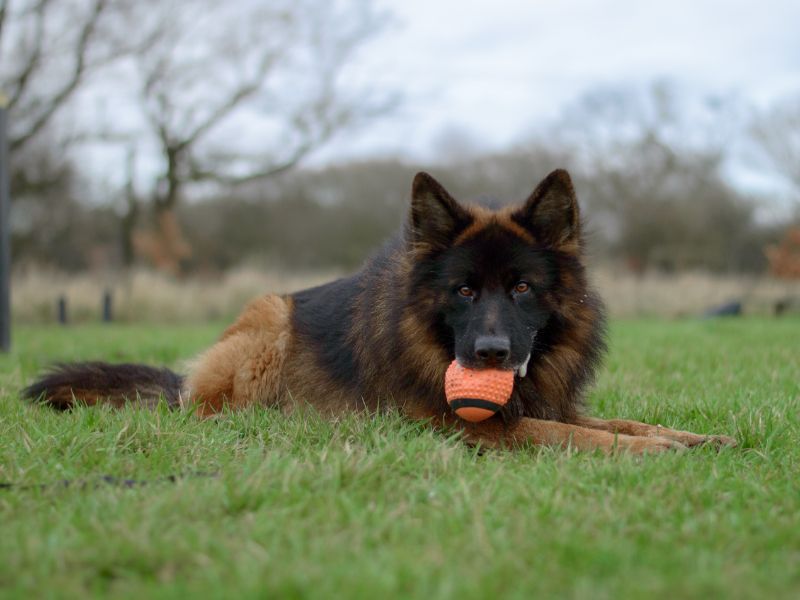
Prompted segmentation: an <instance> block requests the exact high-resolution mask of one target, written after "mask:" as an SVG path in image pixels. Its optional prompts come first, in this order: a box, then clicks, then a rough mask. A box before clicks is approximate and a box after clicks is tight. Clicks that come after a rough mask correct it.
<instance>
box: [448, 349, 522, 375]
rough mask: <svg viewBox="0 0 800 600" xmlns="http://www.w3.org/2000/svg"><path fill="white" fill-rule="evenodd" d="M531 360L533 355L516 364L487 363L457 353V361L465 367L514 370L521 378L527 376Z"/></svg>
mask: <svg viewBox="0 0 800 600" xmlns="http://www.w3.org/2000/svg"><path fill="white" fill-rule="evenodd" d="M530 360H531V355H530V354H528V356H526V357H525V360H523V361H521V362H518V363H516V364H508V365H507V364H500V365H487V364H485V363H482V362H477V361H475V360H470V359H466V358H462V357H461V356H458V355H456V362H458V364H459V365H461V366H462V367H464V368H465V369H474V370H476V371H481V370H483V369H501V370H503V371H514V376H515V377H519V378H520V379H523V378H525V377H526V376H527V375H528V363H529V362H530Z"/></svg>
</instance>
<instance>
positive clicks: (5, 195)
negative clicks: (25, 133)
mask: <svg viewBox="0 0 800 600" xmlns="http://www.w3.org/2000/svg"><path fill="white" fill-rule="evenodd" d="M9 179H10V176H9V160H8V111H7V110H6V100H5V98H4V97H3V95H2V93H0V351H2V352H8V350H9V348H11V243H10V241H9V236H10V235H11V229H10V226H9V223H8V216H9V209H10V206H9V205H10V203H11V199H10V198H9Z"/></svg>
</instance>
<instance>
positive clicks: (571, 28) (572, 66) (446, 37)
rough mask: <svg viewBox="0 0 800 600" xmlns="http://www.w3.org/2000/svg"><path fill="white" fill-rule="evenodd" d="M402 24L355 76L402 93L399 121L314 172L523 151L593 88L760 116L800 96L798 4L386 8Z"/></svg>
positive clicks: (565, 0) (339, 146) (605, 1)
mask: <svg viewBox="0 0 800 600" xmlns="http://www.w3.org/2000/svg"><path fill="white" fill-rule="evenodd" d="M381 5H382V6H383V7H385V8H386V9H388V10H389V11H391V13H392V14H393V15H394V18H393V23H392V24H391V25H390V27H389V28H388V29H387V31H385V32H384V33H383V34H382V35H381V36H380V37H378V38H377V39H376V40H375V41H374V42H373V43H371V44H370V45H369V46H368V48H366V50H365V51H364V52H363V53H362V54H361V56H360V57H359V59H358V61H357V62H356V64H355V65H353V71H352V72H353V73H354V74H355V76H357V77H358V78H359V79H362V80H364V79H367V80H369V81H371V82H373V83H374V85H375V86H376V87H379V88H384V89H390V90H396V91H397V92H399V94H400V95H401V97H402V103H401V104H400V106H399V108H398V109H397V110H395V111H394V112H393V113H392V114H391V115H389V116H386V117H384V118H383V119H381V120H379V121H377V122H373V123H371V124H370V125H369V126H366V127H362V128H360V129H358V130H356V131H350V132H347V133H346V134H343V135H340V136H338V137H337V138H336V139H335V140H334V143H333V144H331V146H329V147H328V148H327V149H324V150H323V151H320V152H317V153H316V154H315V156H314V157H313V158H312V162H314V163H327V162H330V161H334V160H342V159H343V158H349V157H369V156H375V155H382V154H389V155H392V154H396V155H403V156H410V157H413V158H416V159H419V160H429V159H433V158H434V157H435V156H436V151H437V148H438V146H439V143H438V142H439V141H440V140H441V139H442V138H443V137H444V136H445V135H446V133H447V132H454V131H458V132H459V135H460V136H461V137H463V138H464V139H465V140H468V141H469V142H470V144H473V145H477V146H478V147H479V148H481V149H489V150H492V149H502V148H504V147H507V146H508V145H509V144H514V143H518V142H521V141H523V140H524V139H525V137H526V136H529V135H530V134H531V132H532V131H533V130H535V129H536V128H537V126H539V125H540V124H542V123H545V122H547V121H550V120H552V119H554V118H555V117H557V116H558V115H559V114H560V113H561V111H563V109H564V107H565V106H566V105H568V104H569V103H570V102H573V101H574V100H575V99H576V98H577V97H579V96H580V95H581V94H582V93H584V92H586V91H587V90H591V89H594V88H598V87H601V86H614V85H625V86H637V85H641V86H647V85H650V84H651V83H652V82H654V81H669V82H671V83H672V84H675V85H677V86H679V87H680V89H682V90H684V91H685V92H686V93H687V94H688V95H690V96H696V97H697V98H698V99H700V98H703V97H706V96H710V95H735V96H737V97H739V98H741V99H743V100H744V101H745V102H746V103H749V104H752V105H753V106H756V107H765V106H768V105H769V104H770V103H771V102H773V101H775V100H776V99H778V98H780V97H783V96H785V95H787V94H790V93H798V92H800V2H798V1H797V0H762V1H748V2H744V1H740V0H725V1H723V0H694V1H693V0H670V1H669V2H664V1H643V0H559V1H552V0H551V1H548V2H542V1H539V0H527V1H525V0H516V1H515V0H492V1H484V0H480V1H473V2H465V1H463V0H461V1H453V0H405V1H402V2H400V1H394V2H391V1H385V0H384V1H383V2H381Z"/></svg>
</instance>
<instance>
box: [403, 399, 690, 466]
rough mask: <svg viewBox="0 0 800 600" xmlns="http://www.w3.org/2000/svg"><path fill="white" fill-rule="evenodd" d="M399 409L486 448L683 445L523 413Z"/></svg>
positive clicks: (640, 449) (642, 450) (654, 448)
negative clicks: (475, 417)
mask: <svg viewBox="0 0 800 600" xmlns="http://www.w3.org/2000/svg"><path fill="white" fill-rule="evenodd" d="M403 410H404V412H405V413H406V415H407V416H408V417H410V418H413V419H425V420H428V421H429V422H430V423H432V424H433V425H434V426H436V427H456V428H458V429H461V430H462V431H464V433H465V438H466V441H467V442H468V443H471V444H481V445H483V446H487V447H490V448H509V447H514V446H521V445H524V444H537V445H542V446H560V447H568V446H569V447H572V448H576V449H578V450H589V451H591V450H602V451H603V452H605V453H606V454H610V453H612V452H614V451H623V452H631V453H633V454H646V453H655V452H664V451H666V450H680V449H685V448H686V447H685V446H684V445H683V444H681V443H680V442H678V441H675V440H671V439H669V438H666V437H656V436H651V437H645V436H632V435H626V434H617V433H611V432H609V431H602V430H599V429H593V428H589V427H581V426H580V425H574V424H569V423H559V422H558V421H545V420H542V419H529V418H527V417H523V418H522V419H520V420H519V421H517V422H516V423H514V424H511V425H506V424H505V423H504V422H503V421H502V420H501V419H500V418H499V417H493V418H491V419H488V420H486V421H482V422H480V423H467V422H466V421H463V420H461V419H459V418H457V417H456V416H455V415H452V414H448V415H444V416H443V415H441V414H435V413H433V412H428V411H427V410H425V409H422V408H419V407H410V406H405V407H404V408H403Z"/></svg>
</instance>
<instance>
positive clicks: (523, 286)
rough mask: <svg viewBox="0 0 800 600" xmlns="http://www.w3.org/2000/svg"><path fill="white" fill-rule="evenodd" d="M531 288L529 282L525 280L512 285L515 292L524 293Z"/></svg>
mask: <svg viewBox="0 0 800 600" xmlns="http://www.w3.org/2000/svg"><path fill="white" fill-rule="evenodd" d="M530 289H531V286H530V284H529V283H528V282H527V281H518V282H517V285H515V286H514V291H515V292H516V293H517V294H525V293H527V292H529V291H530Z"/></svg>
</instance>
